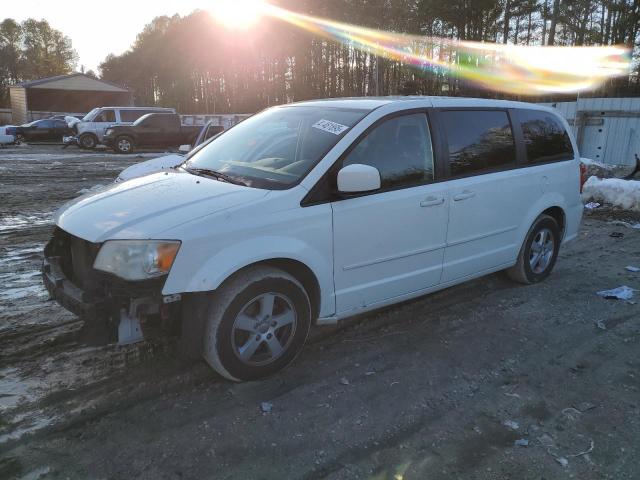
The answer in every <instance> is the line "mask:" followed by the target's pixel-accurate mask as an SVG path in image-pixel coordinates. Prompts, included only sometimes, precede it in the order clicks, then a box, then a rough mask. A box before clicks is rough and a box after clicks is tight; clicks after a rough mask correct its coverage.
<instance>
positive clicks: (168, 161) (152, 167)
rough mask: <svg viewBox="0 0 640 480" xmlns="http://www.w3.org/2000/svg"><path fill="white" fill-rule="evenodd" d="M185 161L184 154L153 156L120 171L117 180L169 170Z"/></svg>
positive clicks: (122, 180) (121, 180)
mask: <svg viewBox="0 0 640 480" xmlns="http://www.w3.org/2000/svg"><path fill="white" fill-rule="evenodd" d="M182 162H184V155H180V154H177V153H173V154H171V155H165V156H164V157H158V158H152V159H151V160H147V161H146V162H140V163H135V164H133V165H131V166H130V167H127V168H125V169H124V170H123V171H121V172H120V175H118V178H116V182H124V181H125V180H131V179H132V178H137V177H142V176H144V175H149V174H151V173H156V172H160V171H162V170H167V169H170V168H172V167H175V166H176V165H180V164H181V163H182Z"/></svg>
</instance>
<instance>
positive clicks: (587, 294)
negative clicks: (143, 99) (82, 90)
mask: <svg viewBox="0 0 640 480" xmlns="http://www.w3.org/2000/svg"><path fill="white" fill-rule="evenodd" d="M151 156H154V155H153V154H143V158H140V157H136V156H118V155H112V154H104V153H103V154H92V153H84V152H80V151H78V150H75V149H74V150H72V149H68V150H60V149H59V148H57V147H38V148H34V147H18V148H13V149H3V150H0V198H2V203H1V205H2V207H1V210H0V285H1V287H0V345H1V349H0V478H2V479H5V478H7V479H12V478H22V479H27V478H29V479H36V478H56V479H57V478H61V479H62V478H71V479H76V478H81V479H84V478H91V479H93V478H97V479H129V478H141V479H165V478H167V479H169V478H171V479H173V478H176V479H177V478H181V479H185V478H189V479H191V478H229V479H231V478H237V479H247V478H265V479H270V478H278V479H280V478H305V479H350V478H368V479H398V478H404V479H424V478H429V479H430V480H432V479H451V478H473V479H504V478H518V479H542V478H544V479H561V478H579V479H603V478H610V479H616V480H618V479H637V478H640V464H639V462H638V458H640V305H638V304H636V303H633V302H626V301H621V300H605V299H603V298H600V297H598V296H597V295H596V294H595V292H596V291H599V290H603V289H609V288H614V287H617V286H620V285H628V286H630V287H633V288H636V289H640V273H633V272H629V271H627V270H625V266H627V265H635V266H640V230H637V229H633V228H630V227H629V226H628V225H630V224H633V223H634V222H640V218H638V216H637V215H636V216H635V217H633V216H629V214H626V213H625V212H620V211H615V210H612V209H608V208H606V207H605V208H600V209H597V210H595V211H594V212H590V213H589V215H588V216H586V217H585V220H584V222H583V227H582V230H581V233H580V236H579V239H578V240H577V241H575V242H572V243H570V244H568V245H566V246H564V247H563V249H562V251H561V254H560V258H559V261H558V264H557V266H556V270H555V271H554V273H553V274H552V276H551V277H550V278H549V279H548V280H547V281H545V282H543V283H541V284H538V285H534V286H520V285H515V284H513V283H511V282H509V281H508V280H506V279H505V278H504V276H503V275H500V274H496V275H491V276H488V277H484V278H481V279H478V280H476V281H473V282H470V283H466V284H464V285H460V286H457V287H453V288H449V289H447V290H444V291H442V292H439V293H436V294H434V295H430V296H427V297H424V298H422V299H419V300H415V301H412V302H409V303H405V304H403V305H400V306H395V307H392V308H388V309H386V310H383V311H380V312H377V313H374V314H371V315H366V316H362V317H359V318H357V319H354V320H352V321H351V322H349V323H348V324H346V325H341V326H340V327H338V328H334V329H329V330H322V329H319V330H318V331H316V332H314V333H315V335H314V337H313V340H312V342H311V343H310V344H309V345H308V346H307V347H306V348H305V350H304V351H303V353H302V354H301V355H300V356H299V357H298V359H297V360H296V362H295V363H294V364H293V365H292V366H290V367H289V368H287V369H286V370H285V371H283V372H281V373H280V374H278V375H276V376H274V377H272V378H270V379H267V380H264V381H261V382H252V383H245V384H232V383H229V382H226V381H223V380H221V379H219V378H218V377H216V376H215V374H214V373H212V372H211V371H210V370H209V369H208V368H207V367H206V366H205V365H204V364H203V362H188V361H186V360H183V359H180V358H179V357H177V356H176V355H175V353H174V348H173V344H172V343H171V341H169V340H166V341H163V340H158V341H155V342H154V343H151V342H148V343H144V344H138V345H134V346H128V347H117V346H106V347H89V346H86V345H83V344H81V343H79V341H78V338H77V337H78V336H77V334H78V330H79V328H80V322H79V321H78V320H77V319H75V318H74V317H73V316H72V315H71V314H69V313H67V312H66V311H64V310H63V309H62V308H61V307H59V306H57V305H56V304H55V303H53V302H50V301H47V296H46V294H45V293H44V290H43V288H42V287H41V285H40V279H39V276H38V268H39V262H40V258H41V250H42V247H43V244H44V242H45V241H46V239H47V237H48V235H49V233H50V231H51V212H52V211H54V210H55V209H56V208H57V207H58V206H60V205H61V204H62V203H63V202H65V201H66V200H68V199H71V198H73V197H75V196H77V195H78V192H79V191H81V190H82V189H86V188H91V187H93V186H94V185H97V184H105V183H108V182H110V181H112V180H113V178H114V177H115V176H116V174H117V173H118V171H120V170H121V169H122V168H124V167H125V166H127V165H129V164H131V163H133V162H137V161H141V160H143V159H144V158H150V157H151ZM621 221H626V222H628V223H627V224H625V223H621ZM614 232H618V233H621V234H622V236H614V237H612V236H611V234H612V233H614ZM635 299H640V293H636V297H635Z"/></svg>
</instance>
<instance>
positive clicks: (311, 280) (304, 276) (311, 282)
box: [222, 257, 321, 320]
mask: <svg viewBox="0 0 640 480" xmlns="http://www.w3.org/2000/svg"><path fill="white" fill-rule="evenodd" d="M259 266H268V267H272V268H277V269H278V270H282V271H283V272H286V273H288V274H289V275H291V276H292V277H294V278H295V279H296V280H298V281H299V282H300V283H301V284H302V286H303V287H304V289H305V291H306V292H307V295H309V301H310V302H311V314H312V316H311V318H312V319H313V320H315V319H316V318H318V315H319V314H320V298H321V297H320V296H321V293H320V282H319V281H318V277H317V276H316V274H315V273H314V272H313V270H311V268H309V267H308V266H307V265H306V264H304V263H303V262H301V261H300V260H294V259H292V258H285V257H279V258H269V259H265V260H260V261H257V262H253V263H250V264H248V265H245V266H244V267H242V268H239V269H238V270H236V271H235V272H233V273H232V274H231V275H229V276H228V277H227V278H226V279H225V280H224V281H223V282H222V283H225V282H227V281H229V279H231V278H232V277H234V276H236V275H238V274H240V273H242V272H244V271H246V270H249V269H251V268H255V267H259Z"/></svg>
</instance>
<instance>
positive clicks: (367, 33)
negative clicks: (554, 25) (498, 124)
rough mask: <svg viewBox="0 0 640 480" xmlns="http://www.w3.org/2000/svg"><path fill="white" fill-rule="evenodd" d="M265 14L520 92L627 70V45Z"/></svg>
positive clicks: (574, 87) (556, 88) (276, 11)
mask: <svg viewBox="0 0 640 480" xmlns="http://www.w3.org/2000/svg"><path fill="white" fill-rule="evenodd" d="M263 14H265V15H269V16H271V17H275V18H278V19H280V20H283V21H285V22H288V23H290V24H293V25H295V26H298V27H300V28H303V29H305V30H307V31H309V32H311V33H315V34H318V35H321V36H323V37H325V38H327V39H331V40H337V41H339V42H341V43H343V44H345V45H348V46H351V47H353V48H356V49H359V50H362V51H366V52H369V53H371V54H374V55H377V56H380V57H384V58H387V59H390V60H394V61H400V62H403V63H406V64H410V65H413V66H415V67H418V68H420V69H424V70H431V71H434V72H436V73H440V72H441V73H445V72H446V73H448V74H453V75H455V76H457V77H459V78H462V79H465V80H468V81H470V82H473V83H474V84H476V85H478V86H481V87H483V88H486V89H490V90H494V91H500V92H504V93H509V94H516V95H543V94H549V93H571V92H579V91H582V90H588V89H593V88H596V87H598V86H599V85H601V84H602V83H603V82H605V81H606V80H607V79H610V78H613V77H616V76H621V75H627V74H628V73H629V67H630V60H631V56H630V52H629V50H628V49H627V48H625V47H622V46H602V47H549V46H523V45H508V44H507V45H505V44H497V43H483V42H470V41H455V40H452V39H447V38H439V37H426V36H419V35H408V34H401V33H394V32H387V31H380V30H374V29H370V28H365V27H359V26H356V25H350V24H347V23H342V22H336V21H333V20H327V19H323V18H319V17H313V16H310V15H303V14H300V13H296V12H292V11H289V10H285V9H282V8H279V7H276V6H273V5H265V6H264V8H263Z"/></svg>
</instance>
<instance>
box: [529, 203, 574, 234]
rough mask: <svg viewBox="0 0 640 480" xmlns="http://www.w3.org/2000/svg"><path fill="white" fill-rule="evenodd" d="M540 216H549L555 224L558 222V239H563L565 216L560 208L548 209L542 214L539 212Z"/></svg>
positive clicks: (565, 223) (565, 224)
mask: <svg viewBox="0 0 640 480" xmlns="http://www.w3.org/2000/svg"><path fill="white" fill-rule="evenodd" d="M540 215H549V216H550V217H551V218H553V219H554V220H555V221H556V222H558V226H559V227H560V237H561V238H564V233H565V230H566V226H567V215H566V213H565V211H564V209H563V208H562V207H559V206H553V207H549V208H547V209H546V210H544V211H543V212H541V213H540ZM540 215H538V216H540ZM536 218H537V217H536Z"/></svg>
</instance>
